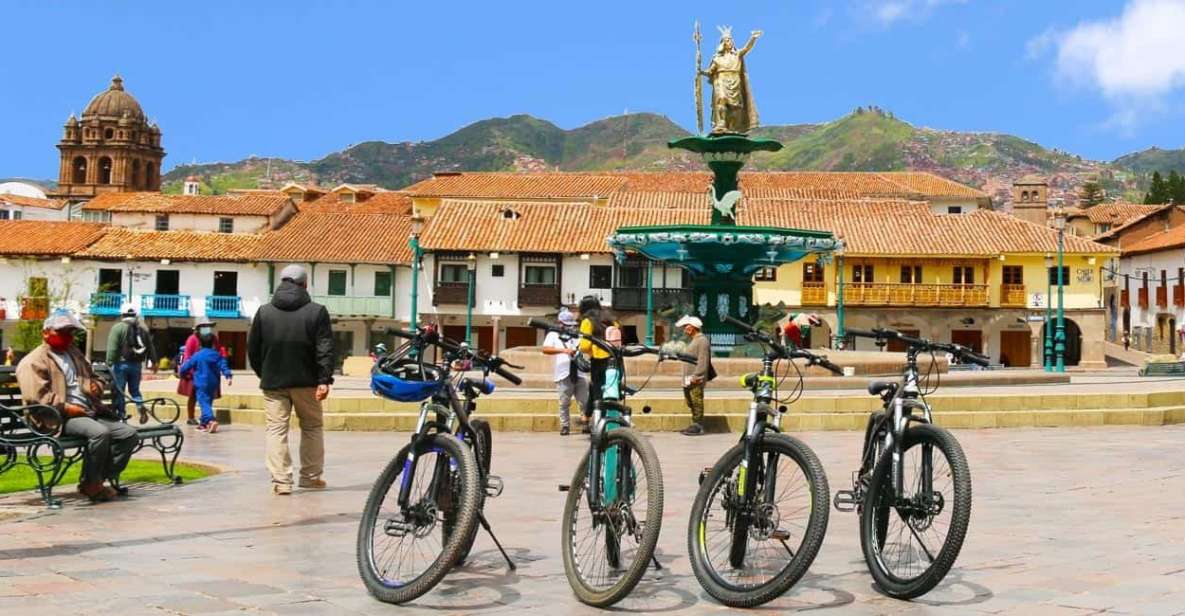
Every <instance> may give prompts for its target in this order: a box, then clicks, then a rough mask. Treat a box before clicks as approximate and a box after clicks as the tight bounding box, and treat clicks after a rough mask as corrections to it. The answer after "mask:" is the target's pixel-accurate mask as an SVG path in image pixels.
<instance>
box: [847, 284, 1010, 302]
mask: <svg viewBox="0 0 1185 616" xmlns="http://www.w3.org/2000/svg"><path fill="white" fill-rule="evenodd" d="M844 303H846V304H852V305H861V306H987V305H988V286H987V285H985V284H908V283H895V282H873V283H852V284H849V285H845V286H844Z"/></svg>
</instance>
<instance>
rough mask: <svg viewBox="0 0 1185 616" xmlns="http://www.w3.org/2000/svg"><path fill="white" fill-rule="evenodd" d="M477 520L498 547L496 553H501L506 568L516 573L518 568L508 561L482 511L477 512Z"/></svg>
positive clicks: (507, 556) (511, 561)
mask: <svg viewBox="0 0 1185 616" xmlns="http://www.w3.org/2000/svg"><path fill="white" fill-rule="evenodd" d="M477 520H478V521H479V522H481V527H482V528H484V529H486V532H487V533H489V535H490V539H493V540H494V545H496V546H498V551H499V552H501V553H502V558H505V559H506V566H508V567H510V570H511V571H517V570H518V567H516V566H514V561H513V560H510V555H509V554H507V553H506V550H504V549H502V544H501V543H500V542H499V541H498V537H496V536H495V535H494V529H493V528H490V521H489V520H487V519H486V514H485V512H484V511H478V512H477Z"/></svg>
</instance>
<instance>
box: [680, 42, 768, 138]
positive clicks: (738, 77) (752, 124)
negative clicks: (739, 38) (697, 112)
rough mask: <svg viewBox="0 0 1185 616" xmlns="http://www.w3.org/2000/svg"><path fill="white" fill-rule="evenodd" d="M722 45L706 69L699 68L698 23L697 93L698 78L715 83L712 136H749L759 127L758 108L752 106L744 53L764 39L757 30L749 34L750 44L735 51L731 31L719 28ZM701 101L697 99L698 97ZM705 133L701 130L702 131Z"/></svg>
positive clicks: (751, 94) (697, 88) (751, 93)
mask: <svg viewBox="0 0 1185 616" xmlns="http://www.w3.org/2000/svg"><path fill="white" fill-rule="evenodd" d="M719 30H720V45H718V46H717V47H716V55H714V56H713V57H712V61H711V62H710V63H708V67H707V68H706V69H702V70H701V69H700V68H699V60H698V56H699V53H698V47H699V24H698V23H697V24H696V32H695V41H696V47H697V53H696V56H697V58H696V70H697V71H698V72H699V75H697V76H696V86H697V87H696V90H697V94H698V90H699V87H698V85H699V77H700V76H703V77H707V78H708V80H709V81H711V83H712V133H711V134H713V135H718V134H723V133H739V134H745V133H748V132H749V131H750V130H751V129H753V128H756V127H757V105H755V104H753V91H752V90H751V89H750V88H749V75H748V73H747V72H746V71H745V54H747V53H749V51H750V50H751V49H753V44H754V43H756V42H757V39H758V38H760V37H761V30H754V31H753V32H752V33H751V34H750V35H749V42H747V43H745V46H744V47H741V48H740V49H737V48H736V45H735V44H734V43H733V40H732V29H731V28H729V27H723V28H719ZM697 99H698V96H697ZM696 106H697V107H699V101H698V100H697V101H696ZM700 130H702V127H701V128H700Z"/></svg>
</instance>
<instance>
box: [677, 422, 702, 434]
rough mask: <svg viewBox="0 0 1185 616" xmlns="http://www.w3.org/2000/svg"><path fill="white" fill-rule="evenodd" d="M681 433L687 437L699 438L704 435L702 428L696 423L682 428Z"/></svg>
mask: <svg viewBox="0 0 1185 616" xmlns="http://www.w3.org/2000/svg"><path fill="white" fill-rule="evenodd" d="M682 433H683V434H685V435H687V436H699V435H701V434H703V433H704V427H703V426H701V425H699V424H697V423H693V424H691V425H690V426H687V427H686V428H683V431H682Z"/></svg>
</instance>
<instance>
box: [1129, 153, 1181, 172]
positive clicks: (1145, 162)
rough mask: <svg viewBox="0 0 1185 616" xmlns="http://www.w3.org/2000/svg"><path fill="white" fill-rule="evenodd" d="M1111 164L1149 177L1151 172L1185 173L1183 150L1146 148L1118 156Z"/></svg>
mask: <svg viewBox="0 0 1185 616" xmlns="http://www.w3.org/2000/svg"><path fill="white" fill-rule="evenodd" d="M1112 164H1114V165H1116V166H1118V167H1123V168H1126V169H1131V170H1132V171H1135V172H1137V173H1144V174H1148V175H1151V174H1152V172H1153V171H1159V172H1161V173H1162V174H1166V173H1168V172H1169V171H1176V172H1177V173H1185V149H1180V150H1162V149H1160V148H1148V149H1147V150H1141V151H1139V152H1132V153H1131V154H1127V155H1125V156H1120V157H1119V158H1116V159H1115V160H1114V161H1113V163H1112Z"/></svg>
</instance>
